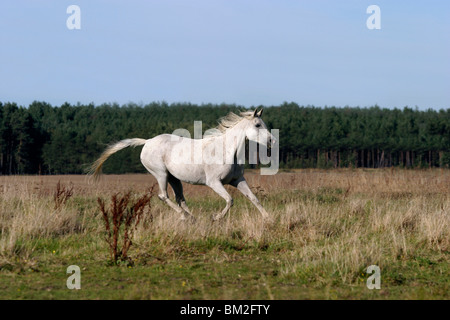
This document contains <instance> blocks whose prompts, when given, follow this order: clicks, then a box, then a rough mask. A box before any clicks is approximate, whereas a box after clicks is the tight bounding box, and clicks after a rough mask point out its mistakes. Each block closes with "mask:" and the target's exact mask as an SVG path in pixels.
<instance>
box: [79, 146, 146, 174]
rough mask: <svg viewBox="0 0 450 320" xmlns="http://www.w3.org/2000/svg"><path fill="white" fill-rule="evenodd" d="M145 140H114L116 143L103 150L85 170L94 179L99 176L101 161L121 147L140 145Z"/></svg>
mask: <svg viewBox="0 0 450 320" xmlns="http://www.w3.org/2000/svg"><path fill="white" fill-rule="evenodd" d="M146 142H147V140H145V139H139V138H133V139H125V140H121V141H119V142H116V143H114V144H112V145H110V146H109V147H107V148H106V150H105V151H103V153H102V155H101V156H100V158H98V159H97V160H95V161H94V163H92V164H91V165H90V166H89V168H88V170H87V172H88V174H90V175H92V176H93V177H94V179H95V180H97V179H98V177H99V176H100V174H101V173H102V166H103V163H104V162H105V161H106V160H107V159H108V158H109V157H110V156H111V155H112V154H113V153H116V152H117V151H119V150H122V149H124V148H127V147H137V146H141V145H143V144H145V143H146Z"/></svg>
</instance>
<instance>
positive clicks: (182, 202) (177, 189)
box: [168, 173, 194, 218]
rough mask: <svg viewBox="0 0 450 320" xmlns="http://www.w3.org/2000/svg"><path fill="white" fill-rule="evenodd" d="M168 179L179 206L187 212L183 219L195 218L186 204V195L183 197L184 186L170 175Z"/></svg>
mask: <svg viewBox="0 0 450 320" xmlns="http://www.w3.org/2000/svg"><path fill="white" fill-rule="evenodd" d="M168 179H169V183H170V186H171V187H172V189H173V191H174V193H175V199H176V201H177V203H178V205H179V206H180V207H181V208H182V209H183V210H184V211H185V214H184V216H183V218H194V216H193V215H192V213H191V211H190V210H189V208H188V206H187V204H186V199H185V198H184V195H183V185H182V184H181V181H180V180H179V179H177V178H175V177H174V176H173V175H171V174H170V173H169V177H168Z"/></svg>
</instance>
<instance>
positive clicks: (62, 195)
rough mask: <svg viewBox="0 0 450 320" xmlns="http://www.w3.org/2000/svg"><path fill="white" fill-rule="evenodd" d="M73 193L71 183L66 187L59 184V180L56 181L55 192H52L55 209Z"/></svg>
mask: <svg viewBox="0 0 450 320" xmlns="http://www.w3.org/2000/svg"><path fill="white" fill-rule="evenodd" d="M72 195H73V185H72V186H70V188H67V187H66V186H64V185H61V181H58V183H57V184H56V190H55V193H53V200H54V201H55V210H58V209H59V208H61V206H62V205H63V204H65V203H66V202H67V200H69V198H70V197H72Z"/></svg>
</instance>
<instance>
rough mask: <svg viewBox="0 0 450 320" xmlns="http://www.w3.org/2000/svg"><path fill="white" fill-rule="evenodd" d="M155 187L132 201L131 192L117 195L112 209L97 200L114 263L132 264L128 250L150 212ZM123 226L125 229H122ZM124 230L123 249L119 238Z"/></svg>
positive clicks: (111, 206)
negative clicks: (136, 230)
mask: <svg viewBox="0 0 450 320" xmlns="http://www.w3.org/2000/svg"><path fill="white" fill-rule="evenodd" d="M153 190H154V185H153V186H152V187H151V188H150V189H149V191H148V192H147V193H146V194H145V195H143V196H142V197H140V198H138V199H136V200H135V201H132V196H131V195H132V193H131V191H129V192H127V193H126V194H124V195H122V196H121V195H120V194H119V193H116V194H114V195H112V197H111V204H110V209H109V210H108V209H107V208H106V206H105V201H104V200H103V199H101V198H97V202H98V204H99V208H100V211H101V213H102V217H103V221H104V222H105V229H106V241H107V242H108V244H109V252H110V255H111V259H112V262H113V263H114V264H116V265H117V264H119V263H121V262H123V263H127V264H130V263H131V260H130V259H129V257H128V250H129V249H130V246H131V245H132V241H131V239H132V237H133V231H134V230H135V229H136V227H137V225H138V224H139V222H140V221H141V217H142V215H143V213H144V211H145V209H146V208H148V210H150V208H151V207H150V201H151V198H152V197H153V194H154V192H153ZM122 226H123V227H122ZM121 229H123V232H122V234H123V240H122V247H121V248H120V245H119V238H120V234H121Z"/></svg>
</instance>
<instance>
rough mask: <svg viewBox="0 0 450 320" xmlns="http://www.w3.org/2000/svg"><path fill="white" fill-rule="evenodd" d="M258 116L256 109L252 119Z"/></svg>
mask: <svg viewBox="0 0 450 320" xmlns="http://www.w3.org/2000/svg"><path fill="white" fill-rule="evenodd" d="M257 116H258V108H256V109H255V111H253V118H256V117H257Z"/></svg>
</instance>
